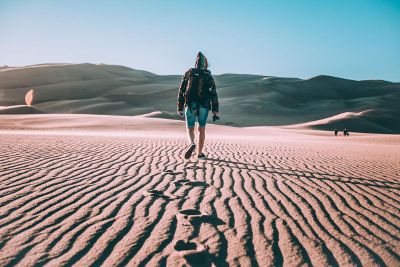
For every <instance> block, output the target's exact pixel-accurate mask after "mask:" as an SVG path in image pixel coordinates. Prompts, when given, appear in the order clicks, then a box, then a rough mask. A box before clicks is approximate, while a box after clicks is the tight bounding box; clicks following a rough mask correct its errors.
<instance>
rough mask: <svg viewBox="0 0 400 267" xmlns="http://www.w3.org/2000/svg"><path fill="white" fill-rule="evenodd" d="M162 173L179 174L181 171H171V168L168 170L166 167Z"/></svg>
mask: <svg viewBox="0 0 400 267" xmlns="http://www.w3.org/2000/svg"><path fill="white" fill-rule="evenodd" d="M164 173H165V174H170V175H179V174H182V172H175V171H173V170H168V169H166V170H164Z"/></svg>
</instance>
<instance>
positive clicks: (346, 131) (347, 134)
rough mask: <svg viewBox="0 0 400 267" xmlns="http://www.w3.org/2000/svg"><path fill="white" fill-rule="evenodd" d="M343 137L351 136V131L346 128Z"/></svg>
mask: <svg viewBox="0 0 400 267" xmlns="http://www.w3.org/2000/svg"><path fill="white" fill-rule="evenodd" d="M343 135H344V136H349V135H350V134H349V131H348V130H347V129H346V128H344V130H343Z"/></svg>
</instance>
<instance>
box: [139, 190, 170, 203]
mask: <svg viewBox="0 0 400 267" xmlns="http://www.w3.org/2000/svg"><path fill="white" fill-rule="evenodd" d="M143 195H144V196H146V197H159V198H162V199H165V200H173V199H176V197H175V198H173V197H170V196H167V195H165V194H164V193H163V192H162V191H159V190H154V189H150V190H147V191H144V192H143Z"/></svg>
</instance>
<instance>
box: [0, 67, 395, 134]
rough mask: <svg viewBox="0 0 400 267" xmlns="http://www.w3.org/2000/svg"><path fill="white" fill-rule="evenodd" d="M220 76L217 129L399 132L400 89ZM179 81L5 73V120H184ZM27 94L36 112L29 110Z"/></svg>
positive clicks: (143, 74)
mask: <svg viewBox="0 0 400 267" xmlns="http://www.w3.org/2000/svg"><path fill="white" fill-rule="evenodd" d="M188 67H189V66H188ZM185 71H186V70H182V74H183V73H184V72H185ZM211 71H212V70H211ZM214 77H215V82H216V85H217V92H218V97H219V101H220V109H221V110H222V111H223V113H224V119H223V120H220V121H218V122H217V124H224V125H230V126H240V127H249V126H282V125H288V124H302V123H309V122H311V121H314V122H315V123H314V124H312V125H309V126H310V127H311V128H314V129H318V130H329V131H333V129H335V128H338V129H344V128H348V129H350V131H355V132H367V133H386V134H400V123H399V119H398V118H399V117H400V110H399V108H398V103H399V101H400V83H393V82H389V81H381V80H364V81H355V80H348V79H342V78H338V77H332V76H327V75H320V76H316V77H312V78H309V79H298V78H286V77H271V76H263V75H249V74H222V75H215V76H214ZM180 79H181V75H156V74H153V73H150V72H147V71H142V70H134V69H131V68H128V67H124V66H115V65H104V64H41V65H34V66H28V67H19V68H3V69H0V114H33V113H48V114H54V113H70V114H98V115H99V114H101V115H129V116H131V115H143V114H147V113H150V112H157V111H161V112H162V113H160V114H159V115H158V116H159V117H163V118H174V119H178V116H177V115H176V97H177V90H178V86H179V83H180ZM29 92H30V93H29ZM27 93H28V95H27ZM27 96H29V98H28V99H29V103H30V104H31V106H30V107H29V108H26V107H24V106H22V105H24V104H25V103H27V102H26V100H27V98H26V97H27ZM349 113H350V114H355V115H353V116H349V115H348V114H349ZM326 118H331V119H330V120H325V119H326Z"/></svg>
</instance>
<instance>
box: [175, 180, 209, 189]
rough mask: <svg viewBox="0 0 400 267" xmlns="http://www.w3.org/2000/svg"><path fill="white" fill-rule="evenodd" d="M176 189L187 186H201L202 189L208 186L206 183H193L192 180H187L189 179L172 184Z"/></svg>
mask: <svg viewBox="0 0 400 267" xmlns="http://www.w3.org/2000/svg"><path fill="white" fill-rule="evenodd" d="M174 184H175V186H176V187H180V186H183V185H189V186H202V187H208V186H210V185H209V184H207V183H206V182H202V181H193V180H189V179H181V180H178V181H176V182H174Z"/></svg>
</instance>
